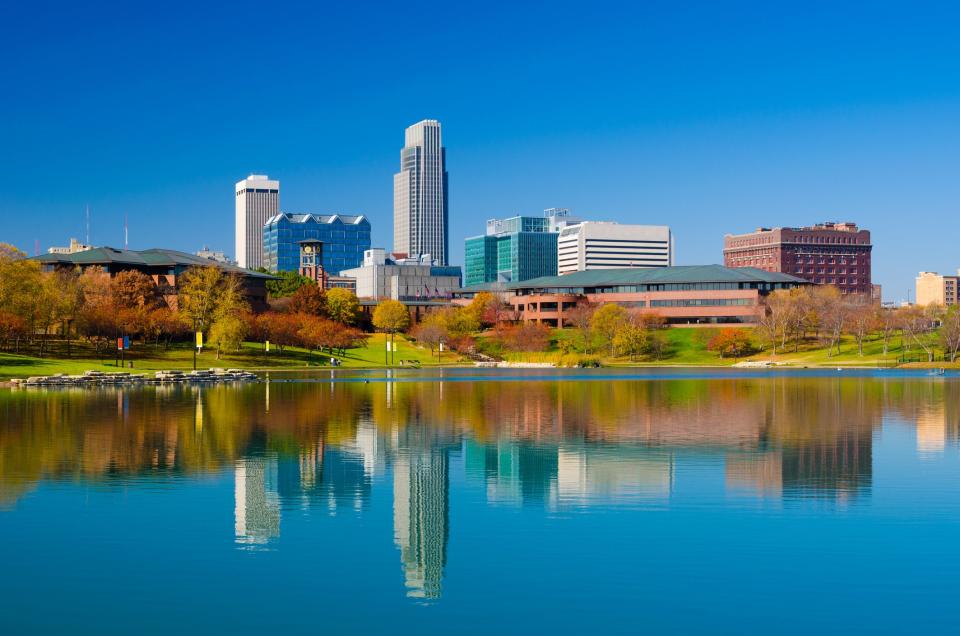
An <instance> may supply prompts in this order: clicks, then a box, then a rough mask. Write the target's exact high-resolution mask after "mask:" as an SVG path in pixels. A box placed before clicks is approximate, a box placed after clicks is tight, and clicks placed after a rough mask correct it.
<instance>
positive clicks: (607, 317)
mask: <svg viewBox="0 0 960 636" xmlns="http://www.w3.org/2000/svg"><path fill="white" fill-rule="evenodd" d="M627 318H628V316H627V310H626V309H624V308H623V307H621V306H620V305H617V304H614V303H607V304H605V305H603V306H602V307H600V308H599V309H597V311H595V312H594V314H593V316H592V317H591V318H590V330H591V331H593V332H594V333H596V334H597V335H598V336H599V337H600V338H601V339H602V340H603V342H604V344H606V345H607V346H608V347H609V348H610V355H614V354H615V353H616V348H615V346H614V344H613V339H614V337H615V336H616V335H617V331H619V330H620V329H622V328H623V326H624V324H626V322H627Z"/></svg>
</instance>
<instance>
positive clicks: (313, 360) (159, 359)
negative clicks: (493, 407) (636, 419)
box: [0, 327, 960, 380]
mask: <svg viewBox="0 0 960 636" xmlns="http://www.w3.org/2000/svg"><path fill="white" fill-rule="evenodd" d="M715 332H716V330H714V329H692V328H683V327H675V328H672V329H667V330H665V331H664V334H665V335H666V337H667V341H668V345H667V350H666V352H665V354H664V356H663V359H661V360H659V361H658V360H655V359H654V358H652V357H650V356H640V357H638V358H636V359H633V360H631V359H629V358H615V357H610V356H609V353H608V352H607V351H606V350H604V349H602V348H598V347H595V348H594V349H593V352H592V353H591V354H577V353H573V354H570V353H568V354H564V353H563V351H570V350H571V349H574V348H579V347H580V346H581V345H582V342H581V341H580V337H579V334H577V333H576V332H575V331H573V330H572V329H564V330H554V332H553V333H552V335H551V341H550V347H549V349H548V350H547V351H544V352H535V353H514V352H509V351H503V350H502V349H501V348H500V347H499V346H497V345H496V343H494V342H493V341H492V339H491V334H489V333H488V334H484V335H481V336H479V337H478V338H477V342H478V348H479V350H480V351H483V352H485V353H488V354H490V355H492V356H494V357H495V358H502V359H505V360H508V361H511V362H548V363H552V364H557V365H569V366H572V365H574V364H576V362H577V361H578V360H586V359H592V360H599V361H600V362H601V363H602V364H603V365H605V366H636V365H665V366H669V365H678V366H729V365H732V364H735V363H736V362H740V361H742V360H771V361H775V362H779V363H784V364H788V365H791V366H821V367H824V366H825V367H831V366H867V367H877V366H886V367H889V366H896V364H897V361H898V359H899V358H900V357H901V341H900V338H899V336H897V337H895V338H893V339H891V342H890V348H889V351H888V353H887V355H886V356H884V355H883V343H882V342H881V341H880V340H879V339H877V338H873V339H868V340H867V341H866V342H865V343H864V355H863V356H860V355H858V353H857V344H856V341H855V340H854V339H853V338H852V337H849V336H845V337H844V338H843V340H842V341H841V344H840V354H839V355H837V354H836V353H834V355H832V356H830V355H827V352H826V350H825V349H823V348H822V347H821V346H819V345H818V344H817V343H815V342H808V343H804V344H802V345H801V346H800V349H799V351H793V350H792V346H791V347H788V348H790V349H791V350H790V351H788V352H780V353H777V354H776V355H775V356H774V355H771V354H770V352H769V351H764V352H760V353H756V354H754V355H752V356H748V357H744V358H738V359H731V358H720V356H718V355H717V354H716V353H714V352H712V351H707V343H708V342H709V341H710V338H711V337H712V336H713V334H714V333H715ZM384 341H385V336H384V334H372V335H371V336H370V339H369V340H368V342H367V345H366V346H365V347H361V348H358V349H350V350H348V351H347V352H346V354H345V355H343V356H337V358H338V359H339V360H340V361H341V366H342V367H343V368H355V369H356V368H382V367H384V351H385V348H386V347H385V344H384ZM396 344H397V352H396V353H395V354H394V360H395V361H396V366H401V365H400V361H401V360H405V361H406V360H413V361H416V362H417V363H419V364H420V365H422V366H436V365H438V364H440V363H439V362H438V361H437V358H436V355H433V356H431V354H430V350H429V349H426V348H423V347H420V346H418V345H417V344H416V343H414V342H412V341H410V340H408V339H407V338H406V337H404V336H400V335H398V336H397V337H396ZM110 354H111V355H110V357H106V356H105V357H104V358H103V359H101V360H97V359H96V357H95V356H94V355H93V351H92V350H91V349H90V348H89V347H86V346H85V345H82V344H78V343H74V344H73V356H72V357H70V358H67V357H66V352H65V351H64V350H62V349H58V348H54V350H53V354H52V355H51V356H49V357H44V358H38V357H35V356H27V355H14V354H10V353H0V380H7V379H9V378H19V377H28V376H31V375H51V374H54V373H68V374H78V373H82V372H84V371H87V370H99V371H116V370H118V369H117V367H116V366H114V359H113V357H112V354H113V352H112V351H111V352H110ZM125 357H126V360H127V362H128V363H129V362H130V361H131V360H132V361H133V364H134V366H133V370H134V371H143V372H150V371H157V370H160V369H190V368H192V367H193V352H192V350H191V348H190V347H189V346H188V345H187V344H179V345H174V346H172V347H171V348H170V349H169V350H167V349H164V348H163V347H162V346H161V347H154V346H152V345H142V344H136V343H135V344H134V345H133V348H132V349H131V350H130V351H128V352H127V354H126V356H125ZM908 358H909V359H911V360H914V361H916V362H914V363H913V364H910V365H909V366H933V367H953V366H960V365H951V364H949V363H944V362H941V361H938V362H934V363H932V364H927V363H926V354H925V353H924V352H923V351H922V350H921V349H920V348H919V347H916V346H913V347H910V350H909V351H908ZM465 363H466V364H469V361H465V360H464V359H463V358H461V357H460V356H458V355H457V354H455V353H452V352H444V354H443V360H442V364H443V365H455V364H465ZM329 366H330V354H328V353H318V352H315V351H307V350H305V349H301V348H298V347H287V348H286V349H285V350H284V352H283V354H282V355H281V354H280V353H279V351H278V350H277V348H276V346H274V347H273V351H271V352H270V353H269V354H268V353H266V352H264V351H263V345H261V344H258V343H250V342H248V343H245V344H244V345H243V347H242V348H241V350H240V351H235V352H229V353H225V354H224V355H222V356H221V359H220V360H217V357H216V352H215V351H213V350H211V349H204V350H203V352H201V353H200V354H199V355H198V356H197V368H199V369H206V368H209V367H224V368H240V369H277V370H282V369H291V370H292V369H303V368H312V367H329ZM126 370H130V369H129V367H128V368H127V369H126Z"/></svg>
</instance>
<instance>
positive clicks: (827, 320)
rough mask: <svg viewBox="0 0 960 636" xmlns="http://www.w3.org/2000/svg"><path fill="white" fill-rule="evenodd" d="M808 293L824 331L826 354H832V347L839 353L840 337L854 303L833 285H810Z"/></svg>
mask: <svg viewBox="0 0 960 636" xmlns="http://www.w3.org/2000/svg"><path fill="white" fill-rule="evenodd" d="M810 293H811V306H812V308H813V311H814V312H815V313H816V316H817V318H818V320H819V323H820V326H821V328H822V329H823V330H824V331H825V342H826V344H827V355H828V356H831V355H833V349H834V347H836V353H837V354H838V355H839V353H840V339H841V337H842V336H843V333H844V330H845V329H846V328H847V321H848V320H849V319H850V317H851V315H852V313H853V308H854V304H853V302H852V301H851V300H850V299H849V298H846V297H844V296H843V294H841V293H840V290H839V289H837V288H836V287H834V286H833V285H821V286H818V287H812V288H810Z"/></svg>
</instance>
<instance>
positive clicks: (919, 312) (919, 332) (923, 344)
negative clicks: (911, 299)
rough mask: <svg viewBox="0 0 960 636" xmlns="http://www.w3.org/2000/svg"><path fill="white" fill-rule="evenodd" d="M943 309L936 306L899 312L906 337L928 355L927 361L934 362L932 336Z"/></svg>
mask: <svg viewBox="0 0 960 636" xmlns="http://www.w3.org/2000/svg"><path fill="white" fill-rule="evenodd" d="M940 313H941V309H940V308H939V307H938V306H936V305H932V304H931V305H927V306H926V307H921V306H918V305H914V306H912V307H903V308H901V309H900V310H899V314H900V328H901V329H902V330H903V333H904V335H905V336H908V337H909V338H910V340H911V341H912V342H913V343H915V344H916V345H918V346H919V347H920V348H921V349H923V351H924V352H925V353H926V354H927V360H928V361H929V362H932V361H933V343H932V342H931V338H930V335H931V334H932V333H933V331H934V329H935V328H936V325H937V321H938V320H939V319H940Z"/></svg>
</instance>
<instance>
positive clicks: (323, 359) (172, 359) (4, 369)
mask: <svg viewBox="0 0 960 636" xmlns="http://www.w3.org/2000/svg"><path fill="white" fill-rule="evenodd" d="M384 341H385V336H384V334H379V333H378V334H372V335H371V336H370V339H369V340H368V341H367V345H366V346H365V347H361V348H358V349H349V350H347V352H346V354H345V355H343V356H335V357H337V358H339V359H340V361H341V363H342V365H341V366H342V367H344V368H371V367H383V366H384V351H385V349H386V346H385V342H384ZM395 342H396V345H397V352H396V353H395V354H394V359H395V361H396V365H397V366H400V361H401V360H415V361H417V362H418V363H420V364H421V365H423V366H429V365H437V364H438V362H437V358H436V355H433V356H431V355H430V350H429V349H426V348H422V347H419V346H417V345H416V343H414V342H411V341H409V340H407V339H406V338H405V337H403V336H401V335H398V336H397V337H396V339H395ZM271 349H272V350H271V352H270V353H269V354H268V353H266V352H264V351H263V345H261V344H259V343H250V342H248V343H244V345H243V347H242V348H241V350H240V351H237V352H229V353H224V354H223V355H222V356H221V357H220V359H219V360H217V354H216V351H214V350H212V349H207V348H205V349H204V350H203V351H202V352H201V353H200V354H199V355H198V356H197V368H198V369H206V368H209V367H224V368H238V369H302V368H305V367H329V366H330V357H331V356H330V354H329V353H318V352H316V351H307V350H306V349H301V348H299V347H286V348H285V349H284V352H283V354H282V355H281V354H280V353H279V351H278V349H277V347H276V346H273V347H272V348H271ZM73 353H74V356H73V357H72V358H70V359H67V358H65V357H64V356H65V353H64V352H62V351H59V350H57V351H56V352H55V354H56V356H57V357H44V358H38V357H35V356H26V355H15V354H11V353H3V352H0V380H7V379H10V378H22V377H28V376H31V375H52V374H54V373H68V374H79V373H83V372H84V371H87V370H97V371H117V370H118V368H117V367H116V366H114V358H113V352H112V351H111V352H110V355H109V357H106V356H105V357H104V358H103V359H102V360H97V358H96V357H95V356H94V354H93V350H92V349H89V348H87V347H85V346H83V345H78V344H76V343H74V352H73ZM125 359H126V361H127V364H128V368H127V369H125V370H127V371H129V370H130V369H129V363H130V361H133V371H135V372H136V371H141V372H146V371H158V370H161V369H191V368H193V351H192V349H191V348H190V347H189V345H187V344H178V345H174V346H171V347H170V349H169V350H165V349H164V348H163V347H162V346H161V347H154V346H152V345H139V344H136V343H135V344H134V345H133V346H132V348H131V349H130V350H129V351H127V352H126V354H125ZM461 361H462V359H461V358H460V357H459V356H457V355H456V354H455V353H450V352H444V354H443V360H442V363H443V364H444V365H451V364H458V363H460V362H461Z"/></svg>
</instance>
